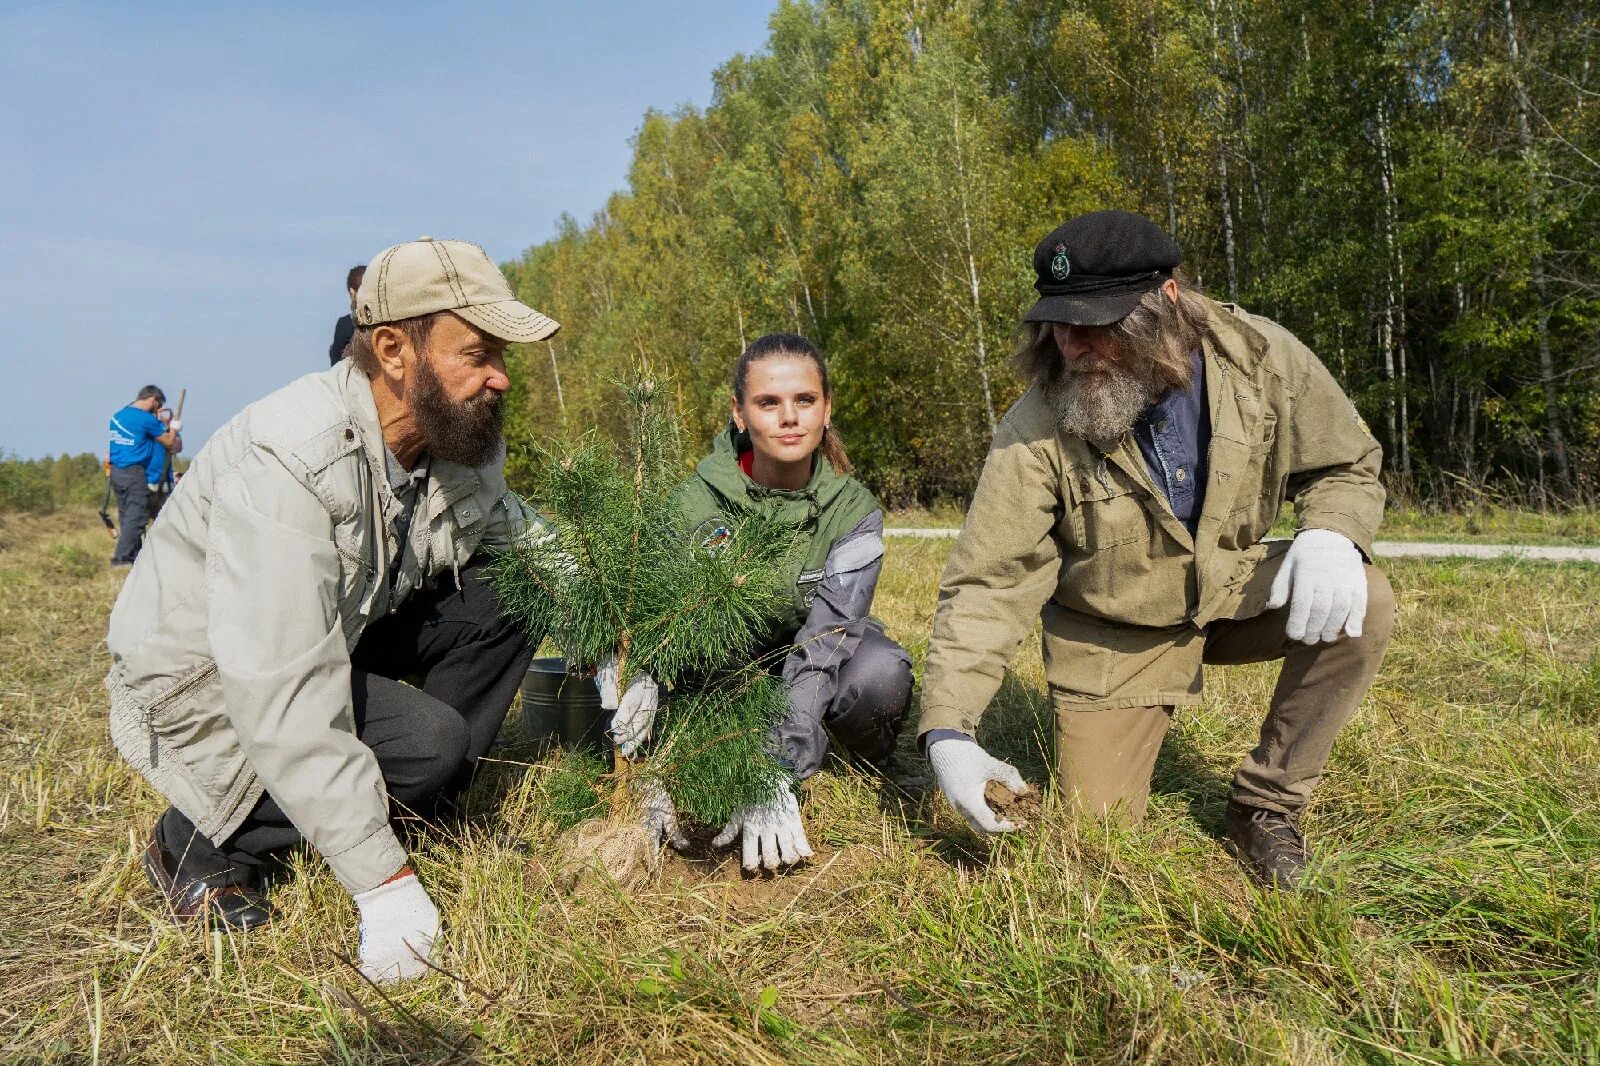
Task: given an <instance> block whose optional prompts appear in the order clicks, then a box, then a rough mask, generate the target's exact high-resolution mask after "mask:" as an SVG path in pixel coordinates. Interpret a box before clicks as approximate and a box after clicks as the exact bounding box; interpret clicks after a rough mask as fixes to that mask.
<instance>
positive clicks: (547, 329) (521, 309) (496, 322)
mask: <svg viewBox="0 0 1600 1066" xmlns="http://www.w3.org/2000/svg"><path fill="white" fill-rule="evenodd" d="M451 310H452V311H454V312H455V313H456V314H458V315H460V316H461V317H462V318H464V319H466V320H467V321H468V322H471V323H472V324H473V325H474V326H477V327H478V328H479V329H481V330H483V331H484V332H485V333H488V334H490V335H492V336H495V337H499V338H500V339H501V340H503V341H524V342H526V341H542V340H545V339H546V338H548V337H553V336H555V333H556V330H558V329H560V328H561V323H559V322H557V321H556V320H555V319H553V318H551V317H549V316H548V315H542V314H540V313H539V312H538V311H535V310H534V309H533V308H531V307H529V306H528V305H527V304H525V303H521V302H519V301H517V300H501V301H499V302H498V303H492V304H473V305H471V306H470V307H454V308H451Z"/></svg>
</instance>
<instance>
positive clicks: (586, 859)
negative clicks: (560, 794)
mask: <svg viewBox="0 0 1600 1066" xmlns="http://www.w3.org/2000/svg"><path fill="white" fill-rule="evenodd" d="M556 846H557V848H558V849H559V851H560V858H559V859H558V860H557V865H556V873H555V884H556V888H558V889H559V890H560V891H562V892H567V893H582V892H585V891H593V890H595V889H599V888H609V887H610V885H613V884H614V885H615V886H616V887H618V888H620V889H622V890H623V891H624V892H633V891H635V890H637V889H640V888H643V887H644V886H645V885H646V884H647V883H649V881H650V879H651V878H652V877H654V876H655V874H656V871H657V870H658V869H659V868H660V862H661V860H660V856H659V855H658V854H657V853H656V849H655V847H654V845H653V844H652V843H651V841H650V835H649V834H648V833H646V832H645V830H644V828H643V827H642V826H637V825H628V824H626V823H623V824H618V823H616V822H613V821H610V820H608V819H605V818H590V819H589V820H588V821H584V822H579V823H578V824H577V825H575V826H573V827H572V828H571V829H568V830H567V831H566V832H565V833H562V834H561V836H560V837H558V838H557V840H556Z"/></svg>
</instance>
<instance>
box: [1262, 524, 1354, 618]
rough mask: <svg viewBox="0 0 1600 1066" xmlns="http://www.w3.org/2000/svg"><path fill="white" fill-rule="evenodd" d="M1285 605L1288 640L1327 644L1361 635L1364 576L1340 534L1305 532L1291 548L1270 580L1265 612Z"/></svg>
mask: <svg viewBox="0 0 1600 1066" xmlns="http://www.w3.org/2000/svg"><path fill="white" fill-rule="evenodd" d="M1286 603H1287V604H1288V605H1289V625H1288V633H1289V639H1290V640H1298V641H1301V642H1302V643H1305V644H1318V643H1322V644H1328V643H1332V642H1333V641H1335V640H1338V639H1339V632H1340V630H1343V631H1344V632H1345V633H1348V634H1349V635H1350V636H1352V637H1359V636H1360V635H1361V624H1362V623H1363V622H1364V621H1366V617H1367V572H1366V569H1365V568H1364V567H1363V566H1362V562H1361V552H1360V550H1359V549H1358V548H1356V546H1355V544H1354V543H1352V542H1351V540H1350V538H1349V537H1347V536H1345V535H1344V534H1343V533H1335V532H1334V531H1333V530H1331V529H1305V530H1301V531H1300V534H1299V535H1298V536H1296V537H1295V538H1294V543H1293V544H1291V545H1289V554H1287V555H1285V556H1284V557H1283V566H1282V567H1281V568H1280V569H1279V570H1278V576H1277V577H1276V578H1275V579H1273V582H1272V591H1271V593H1270V594H1269V595H1268V597H1267V609H1268V610H1269V611H1275V610H1277V609H1278V608H1279V607H1282V606H1283V605H1284V604H1286Z"/></svg>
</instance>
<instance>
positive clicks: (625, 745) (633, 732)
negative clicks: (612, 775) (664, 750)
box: [594, 655, 661, 755]
mask: <svg viewBox="0 0 1600 1066" xmlns="http://www.w3.org/2000/svg"><path fill="white" fill-rule="evenodd" d="M594 683H595V686H596V687H597V688H599V689H600V706H601V707H603V708H604V709H606V710H608V711H614V712H616V713H614V714H613V715H612V716H611V739H612V740H614V741H616V743H617V750H618V751H620V752H621V753H622V754H624V755H633V754H634V753H635V752H637V751H638V750H639V749H640V748H641V747H643V746H644V742H645V741H647V740H649V739H650V731H651V730H652V729H653V728H654V727H655V721H656V707H657V706H658V705H659V704H660V702H661V688H660V686H658V685H657V684H656V682H655V678H653V677H651V676H650V675H649V674H640V675H638V676H637V677H635V678H634V679H633V682H632V683H631V684H630V685H629V686H628V691H626V692H624V693H622V694H621V696H620V698H619V696H618V693H617V657H616V656H615V655H613V656H611V657H610V658H608V659H607V660H606V661H605V662H603V663H601V664H600V669H599V670H597V671H596V672H595V675H594Z"/></svg>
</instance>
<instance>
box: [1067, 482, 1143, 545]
mask: <svg viewBox="0 0 1600 1066" xmlns="http://www.w3.org/2000/svg"><path fill="white" fill-rule="evenodd" d="M1076 509H1077V523H1076V524H1077V526H1078V530H1079V531H1080V535H1081V536H1082V547H1083V550H1084V551H1086V552H1088V553H1090V554H1093V553H1095V552H1100V551H1106V550H1108V549H1111V548H1120V547H1123V546H1124V545H1129V544H1141V543H1148V542H1149V539H1150V516H1149V512H1148V511H1147V510H1146V509H1145V506H1144V502H1143V501H1142V500H1141V499H1140V498H1139V494H1138V492H1136V491H1135V490H1134V488H1133V486H1131V485H1127V484H1124V483H1123V482H1122V481H1121V479H1120V478H1113V477H1111V476H1110V475H1109V474H1108V475H1106V476H1105V477H1102V478H1095V477H1085V478H1083V479H1082V481H1081V482H1080V483H1079V491H1078V499H1077V508H1076Z"/></svg>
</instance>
